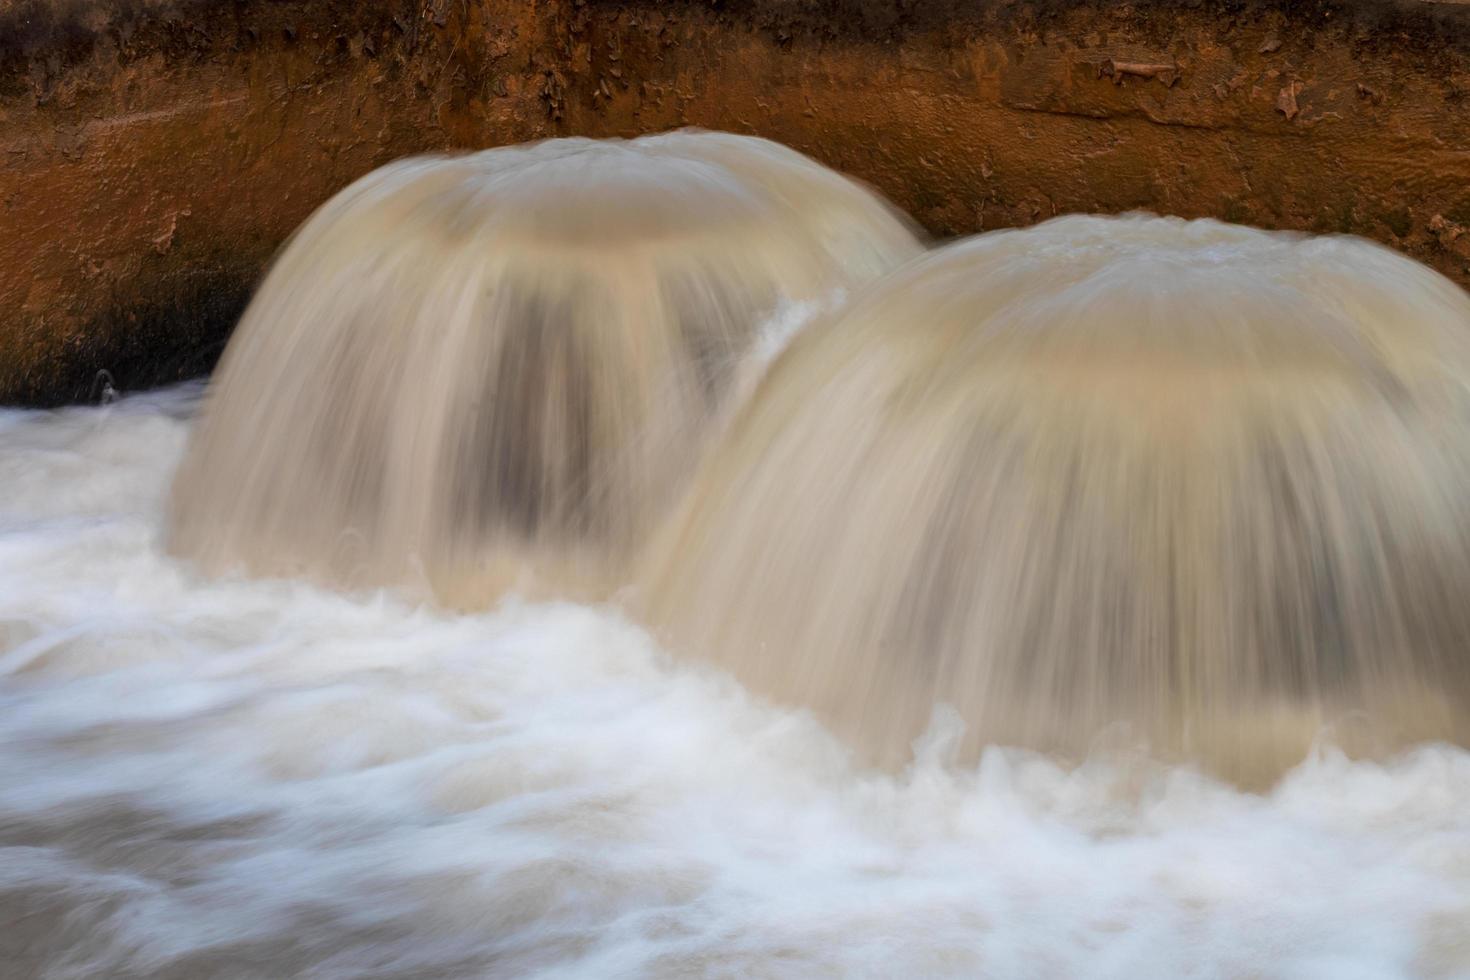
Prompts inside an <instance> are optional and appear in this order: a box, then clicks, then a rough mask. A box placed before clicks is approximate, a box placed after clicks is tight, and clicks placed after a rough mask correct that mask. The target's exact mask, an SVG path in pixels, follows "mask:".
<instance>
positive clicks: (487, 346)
mask: <svg viewBox="0 0 1470 980" xmlns="http://www.w3.org/2000/svg"><path fill="white" fill-rule="evenodd" d="M917 250H918V244H917V242H916V240H915V238H914V236H913V234H912V233H911V231H910V230H909V228H908V226H907V224H906V223H905V222H904V221H902V220H901V219H900V218H899V217H898V216H897V215H896V214H895V212H894V211H893V210H892V209H890V208H889V207H888V206H887V205H886V204H884V203H883V202H882V201H880V200H879V199H878V198H877V197H876V196H875V195H873V194H871V193H870V192H869V191H867V190H866V189H864V188H862V187H860V186H858V185H857V184H854V183H853V182H851V181H849V180H847V179H846V178H844V177H841V176H839V175H838V174H836V173H833V172H832V171H829V170H827V169H825V168H823V167H820V166H818V165H817V164H815V163H814V162H812V161H811V160H808V159H807V158H805V157H803V156H801V155H800V154H798V153H795V152H794V151H791V150H788V149H786V148H784V147H781V146H779V145H777V144H774V143H770V142H767V141H765V140H759V139H755V138H752V137H742V136H734V135H730V134H724V133H703V132H694V131H684V132H677V133H670V134H665V135H660V136H653V137H645V138H642V139H638V140H633V141H631V142H623V141H617V140H610V141H592V140H584V139H563V140H550V141H547V142H543V143H540V144H535V145H531V146H524V147H508V148H501V149H495V150H488V151H485V152H481V153H475V154H471V155H466V156H459V157H452V158H426V159H414V160H407V161H402V162H400V163H396V164H393V165H390V166H387V167H384V168H382V169H380V170H378V171H376V172H374V173H373V174H371V175H369V176H367V177H365V178H363V179H362V180H360V181H359V182H357V183H356V184H354V185H353V186H351V187H349V188H348V189H347V190H345V191H343V192H342V193H341V194H340V195H338V196H337V197H336V198H334V199H333V200H332V201H330V202H329V203H328V204H326V205H325V206H324V207H323V208H322V209H321V210H320V211H319V212H318V213H317V214H316V215H314V216H313V217H312V218H311V219H310V220H309V221H308V222H307V223H306V225H305V226H304V227H303V228H302V229H301V230H300V231H299V232H298V233H297V235H296V237H295V239H294V240H293V241H292V242H291V244H290V246H289V247H288V248H287V249H286V250H285V252H284V253H283V254H282V255H281V256H280V258H279V259H278V261H277V262H276V264H275V267H274V269H273V270H272V271H271V273H270V275H269V277H268V278H267V279H266V281H265V283H264V285H263V286H262V287H261V290H260V293H259V295H258V296H257V297H256V298H255V300H254V301H253V302H252V304H251V306H250V309H249V311H248V312H247V313H246V315H245V317H244V320H243V321H242V323H241V324H240V326H239V329H238V331H237V333H236V335H235V337H234V338H233V339H232V341H231V344H230V347H229V349H228V350H227V352H226V354H225V357H224V360H223V362H222V364H221V367H220V369H219V373H218V377H217V379H216V381H215V388H214V390H213V393H212V395H211V398H210V403H209V406H208V408H207V410H206V413H205V416H206V417H205V420H204V423H203V425H202V426H201V430H200V432H199V434H198V438H197V439H196V440H195V441H194V444H193V448H192V450H191V452H190V454H189V456H188V457H187V459H186V460H185V462H184V464H183V467H182V470H181V472H180V476H179V481H178V489H177V495H176V505H175V516H174V528H173V535H172V540H173V543H174V546H175V547H176V548H177V549H178V550H179V551H180V552H181V553H183V554H187V555H190V556H192V557H195V558H197V559H199V560H200V561H202V562H203V563H204V564H205V565H206V567H210V568H213V569H216V570H218V569H222V568H228V567H231V566H234V565H244V566H246V567H249V568H251V569H253V570H255V571H258V572H265V573H285V574H303V575H309V576H312V577H315V578H319V579H324V580H328V581H333V582H338V583H345V584H348V585H353V586H376V585H381V584H385V583H396V584H401V585H408V586H422V587H424V588H425V590H426V591H428V592H431V593H433V594H434V595H436V596H437V597H438V598H439V599H440V600H442V601H446V602H450V603H465V604H470V605H479V606H483V605H484V604H485V603H486V602H487V601H490V600H493V599H494V598H495V597H496V596H497V595H499V594H500V593H501V592H502V591H503V590H504V589H505V588H506V587H507V586H511V585H516V586H519V587H521V588H522V589H525V588H531V589H535V588H537V587H538V586H539V585H547V586H548V588H549V590H550V591H552V592H553V593H555V594H562V595H565V594H575V593H579V592H592V593H594V594H595V593H596V592H598V591H600V590H601V589H603V588H605V587H606V586H607V585H608V584H609V583H610V582H612V583H615V582H617V581H619V580H620V579H621V578H622V577H625V571H626V569H625V563H626V560H627V557H628V555H629V554H630V553H631V552H632V551H633V550H634V549H635V548H636V547H637V546H638V545H639V544H641V543H642V538H643V535H644V534H645V533H646V532H647V530H648V529H649V528H650V526H651V525H652V524H653V523H654V522H655V521H656V520H657V519H658V518H659V517H660V516H662V514H663V512H664V509H665V507H666V505H667V503H668V501H669V498H670V496H671V494H673V493H674V492H675V491H676V490H677V489H678V488H679V486H680V484H681V482H682V480H683V478H684V477H685V475H686V474H687V472H688V471H689V469H690V468H691V467H692V465H693V461H694V459H695V457H696V456H697V454H698V453H699V452H700V451H701V449H702V448H703V446H704V444H705V442H706V441H707V439H708V438H709V437H710V436H711V435H712V434H713V431H714V429H715V427H716V424H717V422H718V420H719V419H720V418H721V416H722V415H723V413H724V412H725V410H726V407H727V405H729V404H730V403H732V401H734V400H736V399H737V398H738V395H739V393H740V391H742V390H743V386H744V385H745V384H746V381H747V380H748V379H749V377H750V373H751V372H752V371H755V370H758V368H759V360H760V359H759V358H758V357H756V356H753V355H754V354H756V353H758V352H759V350H760V349H761V347H762V344H761V337H760V330H759V328H760V327H761V325H762V324H763V323H766V322H768V321H770V320H772V319H773V318H776V319H779V318H780V316H779V315H780V314H781V313H782V312H783V311H784V312H785V313H786V314H787V315H788V316H789V315H791V310H792V309H793V308H794V309H797V310H799V309H801V308H803V307H810V306H811V305H813V304H819V303H821V302H823V301H825V300H826V299H827V298H828V297H830V296H832V295H833V294H834V293H840V292H841V291H842V290H845V289H848V288H850V287H852V286H854V285H858V284H861V283H863V282H865V281H867V280H869V279H871V278H873V277H874V276H876V275H878V274H879V273H881V272H884V271H886V270H887V269H889V268H890V267H892V266H893V265H895V264H897V263H898V262H899V261H901V260H903V259H906V258H909V257H911V256H912V255H913V254H914V253H915V252H916V251H917Z"/></svg>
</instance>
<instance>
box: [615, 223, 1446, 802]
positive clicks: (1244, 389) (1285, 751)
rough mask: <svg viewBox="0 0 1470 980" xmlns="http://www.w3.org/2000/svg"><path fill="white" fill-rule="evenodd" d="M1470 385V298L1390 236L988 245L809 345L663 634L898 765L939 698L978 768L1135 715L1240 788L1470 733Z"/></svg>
mask: <svg viewBox="0 0 1470 980" xmlns="http://www.w3.org/2000/svg"><path fill="white" fill-rule="evenodd" d="M1467 378H1470V297H1467V296H1466V295H1465V294H1464V293H1463V292H1462V291H1461V290H1460V289H1459V288H1458V287H1457V286H1455V285H1454V284H1452V283H1450V282H1449V281H1447V280H1445V279H1443V278H1442V277H1440V276H1439V275H1438V274H1436V273H1434V272H1432V271H1431V270H1429V269H1426V268H1424V267H1422V266H1419V265H1417V264H1416V263H1414V262H1412V261H1411V260H1408V259H1406V258H1403V257H1402V256H1399V255H1396V254H1394V253H1392V252H1390V251H1388V250H1386V249H1383V248H1380V247H1378V246H1376V245H1372V244H1370V243H1367V242H1364V241H1362V240H1358V239H1353V238H1344V237H1325V238H1310V237H1306V238H1304V237H1299V236H1295V235H1290V234H1284V233H1276V234H1272V233H1268V232H1263V231H1258V230H1254V229H1248V228H1243V227H1238V226H1230V225H1225V224H1221V223H1218V222H1214V221H1208V220H1201V221H1195V222H1185V221H1181V220H1178V219H1166V218H1155V217H1149V216H1129V217H1124V218H1098V217H1068V218H1059V219H1055V220H1053V221H1050V222H1047V223H1045V224H1042V225H1040V226H1038V227H1036V228H1035V229H1032V230H1027V231H1014V232H997V233H993V234H990V235H985V236H981V237H979V238H975V239H972V240H968V241H964V242H961V243H958V244H954V245H950V246H948V247H946V248H943V249H941V250H939V251H937V252H936V253H933V254H931V255H929V256H926V257H924V258H922V259H919V260H917V261H915V262H914V263H911V264H910V265H909V266H907V267H905V268H904V269H902V270H899V271H898V272H896V273H894V274H893V275H891V276H890V277H888V278H886V279H884V280H883V281H881V282H880V283H878V284H877V285H875V286H874V287H872V288H871V289H869V290H868V291H866V292H865V293H864V294H863V295H862V296H861V297H859V298H858V299H857V300H855V302H854V304H853V306H852V307H851V308H850V309H849V310H847V311H846V312H844V313H842V314H840V315H836V316H834V317H831V318H829V319H827V320H825V321H824V322H822V323H820V324H818V325H816V326H814V327H812V328H810V329H809V330H808V331H807V332H805V333H804V334H803V335H802V336H800V337H798V338H797V339H796V340H795V341H794V342H793V344H792V345H791V346H790V347H789V348H788V349H787V351H786V352H785V353H784V354H783V355H782V356H781V358H779V359H778V360H777V362H776V363H775V365H773V367H772V369H771V372H770V374H769V376H768V377H767V378H766V379H765V381H764V382H763V384H762V386H761V388H760V389H759V390H758V391H757V393H756V394H755V395H754V397H753V398H752V400H751V401H750V403H749V404H748V405H747V407H746V408H745V409H744V411H743V412H742V413H741V415H740V417H739V419H738V420H737V421H736V422H734V423H733V424H732V426H731V429H730V434H729V437H728V439H727V440H726V442H725V443H724V444H723V445H722V446H721V448H720V449H718V450H716V451H715V452H714V453H713V455H712V457H711V458H710V460H709V461H708V463H707V465H706V466H705V468H704V469H703V470H702V472H701V475H700V476H699V478H698V479H697V480H696V481H695V483H694V484H693V490H692V491H691V493H690V495H689V498H688V501H687V503H686V505H685V506H684V507H683V509H682V510H681V512H680V514H679V516H678V517H677V518H676V519H675V520H674V522H673V525H672V527H671V528H670V529H669V530H668V531H667V532H666V533H665V534H664V535H663V536H661V538H660V539H659V542H658V544H657V546H656V547H655V549H654V555H653V557H652V558H651V559H650V561H649V563H648V569H647V572H646V576H645V580H646V591H645V596H644V599H645V601H646V604H647V610H648V612H649V614H650V616H651V618H652V621H653V622H654V623H656V624H660V625H661V626H662V628H663V630H664V635H665V636H666V637H667V638H668V639H669V641H670V642H671V643H672V644H673V645H674V646H675V648H676V649H678V650H680V651H682V652H684V653H687V654H688V655H690V656H693V657H707V658H710V659H712V660H713V661H715V662H716V663H719V664H721V665H724V666H727V667H729V668H730V669H731V670H732V671H733V672H734V673H735V674H736V676H737V677H740V678H741V679H742V680H744V681H746V682H747V683H749V684H750V685H751V686H753V687H754V688H755V689H757V690H759V691H762V692H765V693H767V694H770V695H773V696H775V697H776V698H777V699H778V700H780V701H782V702H783V703H794V704H799V705H804V706H810V707H812V708H814V709H815V710H816V712H817V714H818V715H819V716H820V717H822V718H824V719H826V720H827V721H829V722H830V723H831V724H832V725H834V726H835V727H836V728H837V729H838V730H840V731H841V732H842V733H843V734H845V735H847V736H848V737H850V738H851V739H853V740H854V742H855V743H857V744H858V745H860V746H862V748H863V749H864V750H865V751H866V753H867V755H868V757H869V758H873V759H876V760H879V761H884V762H888V763H898V762H902V761H903V760H904V759H905V758H906V756H907V753H908V748H909V745H910V743H911V741H912V740H913V739H914V738H915V737H916V736H918V735H919V733H920V732H921V731H922V730H923V728H924V726H925V724H926V722H927V720H928V718H929V716H930V712H931V710H932V709H933V708H934V706H935V705H937V704H940V703H949V704H951V705H953V706H955V707H956V708H958V710H959V711H960V713H961V715H962V716H963V717H964V719H965V720H966V721H967V722H968V724H969V735H968V739H969V750H970V755H971V757H973V755H974V753H975V752H976V751H977V750H978V748H979V747H980V746H982V745H985V744H993V743H999V744H1019V745H1027V746H1032V747H1036V748H1041V749H1045V750H1052V751H1057V752H1061V753H1064V754H1069V755H1071V756H1072V757H1074V758H1076V757H1078V756H1079V755H1082V754H1085V753H1086V752H1087V751H1088V750H1089V749H1090V747H1092V746H1093V745H1094V744H1096V739H1098V738H1099V736H1100V735H1102V734H1103V733H1105V732H1107V731H1109V730H1112V731H1113V732H1115V733H1116V732H1117V731H1118V730H1119V728H1120V727H1121V729H1122V730H1124V731H1126V732H1128V733H1131V734H1129V735H1128V736H1127V737H1129V738H1130V739H1133V740H1136V741H1139V742H1142V743H1144V744H1147V745H1149V746H1150V747H1151V748H1152V749H1153V750H1154V751H1155V752H1156V753H1158V754H1160V755H1161V756H1163V757H1166V758H1175V759H1181V758H1182V759H1189V760H1201V761H1204V762H1206V763H1208V764H1210V765H1213V766H1214V767H1215V768H1217V769H1218V770H1220V771H1225V772H1229V773H1231V774H1238V775H1240V776H1241V777H1242V778H1253V774H1254V776H1255V777H1262V778H1265V777H1269V776H1271V775H1274V774H1276V773H1278V772H1279V771H1280V770H1281V769H1282V768H1283V767H1285V766H1289V765H1291V764H1294V763H1295V762H1296V761H1298V760H1299V759H1300V758H1301V757H1302V754H1303V752H1304V751H1305V749H1306V748H1307V746H1308V745H1309V744H1310V743H1311V742H1312V741H1313V740H1314V739H1316V738H1317V737H1318V736H1319V735H1320V734H1321V732H1322V730H1323V728H1324V726H1328V727H1330V726H1331V725H1332V724H1333V723H1334V722H1335V721H1336V722H1341V723H1342V724H1343V725H1344V726H1345V730H1347V731H1348V732H1349V733H1350V734H1352V733H1357V732H1358V727H1357V723H1356V722H1353V723H1348V722H1346V721H1344V719H1350V718H1358V717H1366V718H1369V719H1372V724H1371V725H1370V726H1369V727H1370V728H1371V734H1369V735H1366V736H1363V737H1362V738H1361V741H1363V745H1364V746H1365V747H1379V748H1382V747H1384V746H1395V745H1400V744H1405V743H1409V742H1413V741H1417V740H1420V739H1424V738H1454V739H1463V738H1464V737H1465V736H1466V734H1467V732H1466V730H1465V724H1464V719H1465V717H1466V706H1467V704H1470V646H1467V644H1470V606H1467V604H1466V603H1465V601H1464V596H1465V595H1466V594H1467V593H1470V504H1467V502H1466V498H1465V496H1464V493H1463V488H1464V487H1465V486H1467V485H1470V437H1467V432H1470V391H1467V387H1466V379H1467ZM1352 737H1353V738H1358V737H1359V736H1358V735H1357V734H1352Z"/></svg>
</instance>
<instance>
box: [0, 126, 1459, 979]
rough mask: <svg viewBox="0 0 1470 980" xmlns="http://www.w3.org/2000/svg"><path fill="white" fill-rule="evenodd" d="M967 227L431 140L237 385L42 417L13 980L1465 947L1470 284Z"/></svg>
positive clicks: (639, 165)
mask: <svg viewBox="0 0 1470 980" xmlns="http://www.w3.org/2000/svg"><path fill="white" fill-rule="evenodd" d="M598 189H600V190H601V193H594V191H596V190H598ZM918 247H919V246H918V244H917V243H916V241H915V239H914V238H913V236H912V233H911V231H910V229H909V228H908V226H907V224H906V223H905V222H904V221H903V219H901V218H900V217H898V216H896V215H895V214H894V213H893V212H892V211H891V209H889V208H888V207H887V205H885V204H883V202H881V201H880V200H878V199H877V198H876V197H875V196H873V195H872V194H871V193H870V192H868V191H867V190H866V189H864V188H861V187H860V186H858V185H856V184H853V183H851V182H849V181H846V180H845V179H843V178H841V177H839V176H837V175H835V174H832V173H831V172H830V171H825V170H823V169H822V168H819V167H817V166H816V165H815V164H813V163H812V162H811V161H808V160H806V159H805V158H803V157H800V156H798V155H796V154H794V153H791V152H790V151H786V150H784V149H783V148H780V147H775V146H773V145H772V144H767V143H763V142H761V141H755V140H746V139H742V138H738V137H728V136H722V135H716V134H688V133H686V134H676V135H673V136H668V137H661V138H659V139H656V140H639V141H634V142H628V143H616V142H614V143H606V144H594V143H590V142H588V141H553V142H550V143H544V144H540V145H538V146H536V147H533V148H529V149H526V148H511V149H505V150H496V151H489V152H486V153H483V154H475V155H470V156H465V157H457V158H444V159H434V160H419V161H412V162H405V163H400V164H396V165H393V166H391V167H389V168H385V170H383V171H381V172H379V173H377V174H375V175H373V176H371V177H369V178H366V179H365V180H364V181H363V182H361V183H359V184H358V185H355V186H354V187H353V188H350V189H349V190H348V191H346V192H344V193H343V195H342V196H340V197H339V198H338V199H336V200H335V201H333V202H331V203H330V204H328V205H327V206H326V207H325V208H324V209H323V210H322V211H321V212H319V213H318V214H317V215H316V216H315V217H314V218H313V219H312V220H311V221H310V222H308V224H307V225H306V226H304V227H303V229H302V230H301V231H300V232H299V233H298V234H297V236H296V237H295V239H294V240H293V242H292V243H291V244H290V245H289V247H288V248H287V249H286V250H285V251H284V252H283V254H282V256H281V257H280V259H279V260H278V261H277V263H276V265H275V267H274V269H273V271H272V272H271V274H270V276H269V278H268V279H267V281H266V283H265V284H264V286H263V288H262V290H261V292H260V295H259V296H258V297H257V299H256V301H255V302H254V303H253V304H252V307H251V310H250V311H249V313H248V314H247V316H246V318H245V320H244V321H243V323H242V325H241V328H240V330H239V332H238V333H237V337H236V340H235V341H234V342H232V348H231V350H230V352H229V353H228V355H227V357H226V360H225V362H224V364H223V366H222V369H221V372H220V374H219V375H218V376H217V377H216V379H215V381H214V382H213V388H212V389H210V391H209V393H208V394H206V391H205V389H204V387H203V386H200V385H189V386H185V387H182V388H177V389H173V390H168V391H162V392H155V393H145V394H131V395H124V396H123V397H121V398H119V399H117V400H115V401H113V402H111V403H110V404H107V405H103V406H99V407H91V408H72V409H66V410H61V411H50V412H29V411H16V410H8V411H0V485H3V486H4V487H5V488H6V491H7V492H6V493H5V494H4V495H3V497H0V926H3V928H0V964H3V965H4V967H3V969H0V975H3V976H4V977H7V978H8V977H11V976H15V977H44V978H48V980H52V978H54V980H62V978H93V977H102V976H106V977H120V978H144V977H147V978H177V980H185V978H190V980H192V978H198V977H228V978H252V980H253V978H262V980H265V978H282V977H294V976H306V977H320V978H404V980H407V978H433V977H441V978H450V977H453V978H460V977H525V976H545V977H573V976H575V977H598V978H601V977H619V976H626V977H685V976H721V977H726V976H728V977H737V976H738V977H812V976H883V977H893V976H965V977H994V978H1031V977H1036V978H1051V977H1057V978H1066V977H1075V976H1089V977H1116V978H1120V980H1121V978H1137V977H1183V976H1189V977H1211V978H1213V977H1220V978H1234V977H1283V978H1302V980H1306V978H1312V980H1354V978H1393V977H1406V976H1415V977H1434V978H1446V980H1448V978H1466V977H1470V752H1467V751H1466V750H1465V749H1464V748H1461V747H1459V745H1460V744H1463V743H1464V742H1465V729H1464V726H1465V724H1466V720H1467V719H1466V713H1467V707H1466V692H1465V685H1466V678H1467V673H1470V670H1467V667H1466V664H1467V658H1466V655H1465V652H1464V640H1465V639H1466V638H1467V633H1470V627H1467V624H1470V603H1467V602H1464V601H1463V599H1464V597H1465V595H1466V588H1465V586H1466V585H1467V584H1470V503H1467V501H1470V496H1467V495H1466V493H1465V492H1464V491H1465V490H1466V488H1467V487H1470V448H1467V447H1470V437H1467V436H1466V434H1465V433H1466V432H1470V428H1467V427H1466V422H1470V415H1467V413H1470V393H1467V390H1466V387H1465V382H1466V380H1467V379H1470V299H1467V298H1466V297H1465V296H1464V295H1463V294H1462V293H1461V292H1460V291H1459V290H1458V289H1457V288H1455V287H1454V286H1452V285H1450V284H1449V283H1447V282H1446V281H1445V280H1443V279H1441V278H1440V277H1438V276H1437V275H1435V274H1433V273H1431V272H1429V271H1427V270H1425V269H1422V268H1421V267H1419V266H1417V265H1415V264H1413V263H1412V262H1409V261H1408V260H1405V259H1403V258H1401V257H1398V256H1395V255H1393V254H1391V253H1388V252H1386V251H1383V250H1380V249H1378V248H1376V247H1373V246H1369V245H1367V244H1365V243H1362V242H1358V241H1355V240H1349V239H1302V238H1296V237H1289V236H1279V235H1270V234H1266V233H1262V232H1256V231H1251V230H1248V229H1238V228H1230V227H1226V226H1222V225H1218V224H1214V223H1209V222H1196V223H1186V222H1180V221H1173V220H1163V219H1154V218H1147V217H1129V218H1124V219H1090V218H1073V219H1063V220H1059V221H1055V222H1051V223H1048V224H1046V225H1044V226H1042V227H1040V228H1038V229H1035V230H1031V231H1026V232H1014V233H1001V234H996V235H988V236H982V237H980V238H978V239H974V240H971V241H969V242H962V243H957V244H952V245H949V246H945V247H942V248H939V249H936V250H935V251H933V252H931V253H929V254H927V255H924V256H917V257H916V253H917V251H918ZM895 266H901V267H899V268H898V269H897V271H892V270H893V268H894V267H895ZM885 273H886V275H885ZM844 298H845V300H846V301H845V302H844ZM793 333H794V334H795V335H794V338H793V339H791V340H790V342H789V343H787V342H786V338H787V337H788V336H789V335H791V334H793ZM772 357H774V361H771V358H772ZM768 362H770V363H769V368H768ZM875 763H877V764H876V765H875Z"/></svg>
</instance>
